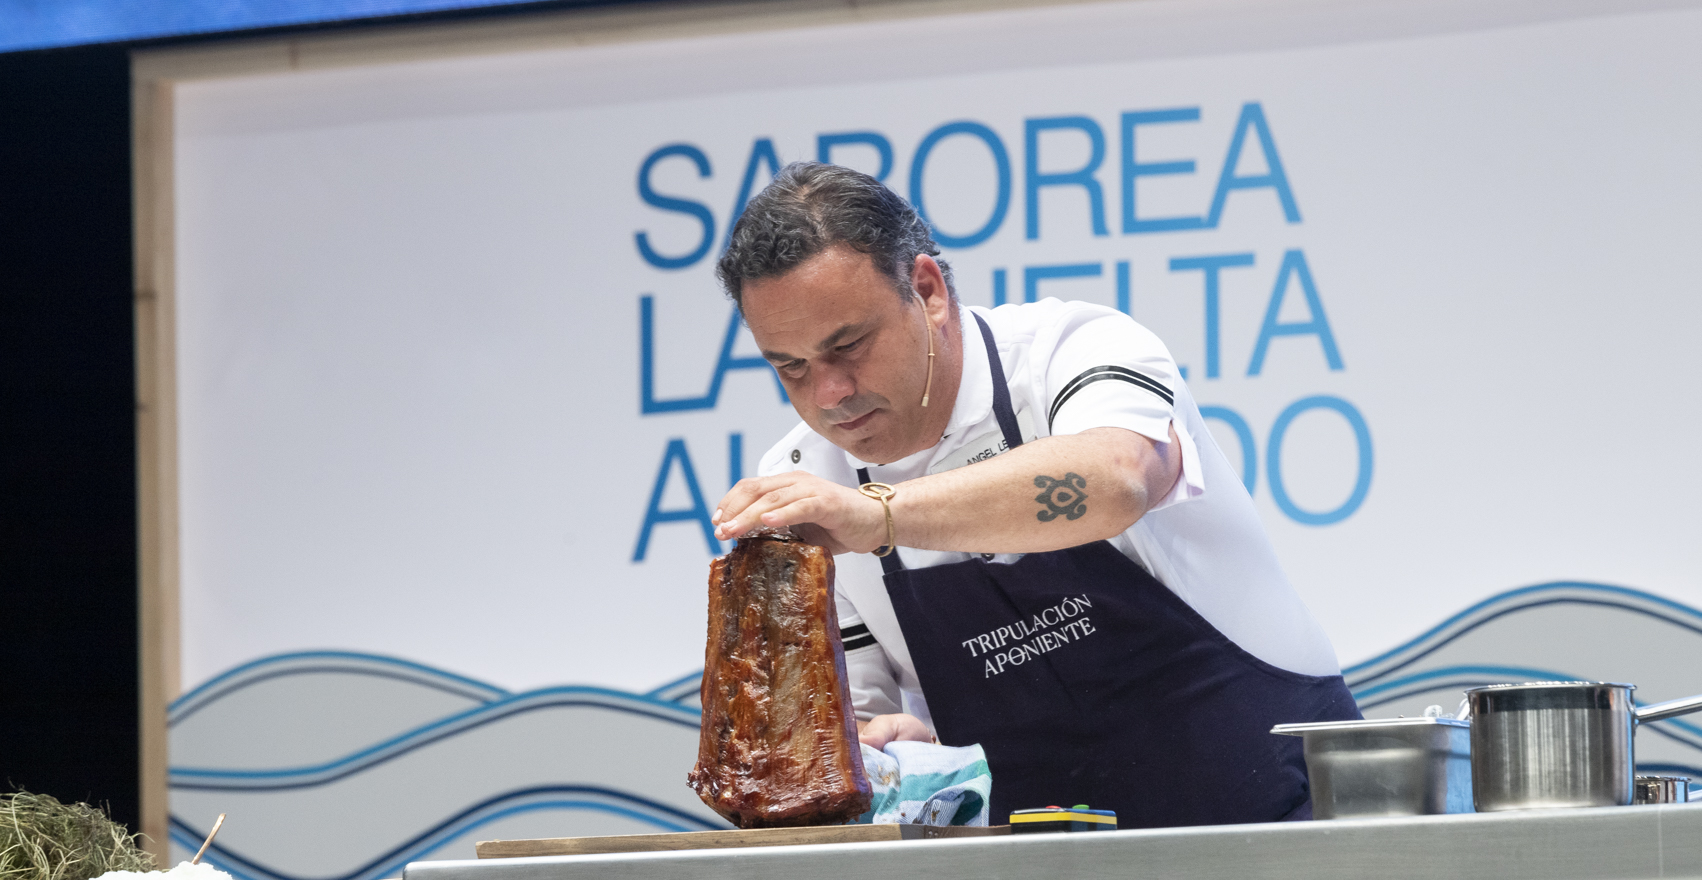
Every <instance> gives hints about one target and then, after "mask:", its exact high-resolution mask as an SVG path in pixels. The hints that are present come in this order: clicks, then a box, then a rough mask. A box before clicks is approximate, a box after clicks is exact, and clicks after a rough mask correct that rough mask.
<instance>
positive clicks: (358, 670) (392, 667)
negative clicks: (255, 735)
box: [167, 651, 510, 724]
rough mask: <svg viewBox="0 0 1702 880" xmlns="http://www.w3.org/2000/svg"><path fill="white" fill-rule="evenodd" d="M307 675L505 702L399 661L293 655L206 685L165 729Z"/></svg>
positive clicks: (471, 682)
mask: <svg viewBox="0 0 1702 880" xmlns="http://www.w3.org/2000/svg"><path fill="white" fill-rule="evenodd" d="M309 673H339V674H345V675H366V676H374V677H379V678H389V679H394V680H396V681H403V682H408V683H411V684H416V685H419V686H421V687H427V688H433V689H437V690H440V691H443V692H445V693H450V694H454V695H457V696H461V697H464V698H467V699H471V700H476V701H479V702H487V703H488V702H494V701H496V700H500V699H502V698H504V697H507V696H510V694H509V692H508V691H506V690H503V689H502V688H499V687H497V686H495V685H492V684H487V683H485V682H482V681H478V680H475V679H471V678H468V677H466V676H464V675H456V674H455V673H453V672H448V671H445V670H442V669H437V668H435V667H431V666H427V665H425V664H423V663H415V662H413V661H411V660H403V659H401V658H399V657H386V656H383V655H381V654H363V653H359V652H355V651H296V652H292V653H288V654H274V655H272V656H270V657H262V658H260V659H258V660H254V661H251V662H248V663H244V664H242V665H241V666H237V667H235V668H233V669H231V670H229V671H227V672H223V673H221V674H219V675H217V676H214V677H213V678H211V679H208V680H207V681H205V682H203V683H202V684H201V685H199V686H198V687H196V688H195V689H193V690H191V691H189V692H188V693H186V694H184V695H183V696H180V697H178V698H177V699H175V700H172V701H171V705H170V706H169V707H168V709H167V712H168V715H167V719H168V721H167V723H168V724H176V723H177V722H179V721H182V720H184V719H186V718H188V717H189V716H191V715H193V714H195V713H196V712H197V711H199V710H201V709H202V708H204V707H206V706H208V705H211V704H213V703H216V702H218V701H220V700H223V699H225V698H227V697H230V696H232V695H234V694H236V693H237V692H239V691H242V690H246V689H248V688H251V687H253V686H255V685H257V684H260V683H262V682H266V681H270V680H273V679H277V678H282V677H285V676H296V675H304V674H309Z"/></svg>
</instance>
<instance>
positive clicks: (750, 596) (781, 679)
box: [687, 529, 872, 828]
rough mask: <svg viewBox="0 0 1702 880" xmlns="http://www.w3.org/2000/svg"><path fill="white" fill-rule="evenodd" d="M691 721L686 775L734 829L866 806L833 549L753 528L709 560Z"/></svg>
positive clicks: (825, 821) (842, 814)
mask: <svg viewBox="0 0 1702 880" xmlns="http://www.w3.org/2000/svg"><path fill="white" fill-rule="evenodd" d="M703 665H704V670H703V690H702V701H703V728H702V735H701V738H700V739H699V741H698V753H697V766H696V767H695V768H693V769H692V771H691V773H690V774H689V775H688V776H687V781H688V783H689V784H690V785H691V787H692V788H693V789H695V790H696V791H697V793H698V796H699V797H701V798H703V802H704V803H706V804H708V805H709V806H710V808H711V809H713V810H715V812H717V813H720V814H721V815H722V816H724V817H726V818H727V820H728V821H730V822H732V823H733V824H735V825H737V826H738V827H740V828H778V827H786V826H796V825H831V824H837V823H841V822H846V821H849V820H851V819H855V818H856V817H857V816H859V815H861V814H862V813H864V812H865V811H867V810H868V809H869V803H870V800H871V796H872V790H871V789H870V787H869V781H868V777H867V776H866V775H865V774H864V772H863V756H862V753H861V751H860V748H859V746H858V743H857V720H856V716H855V714H854V713H853V711H852V708H851V692H850V688H849V686H848V684H847V679H846V675H845V649H844V646H843V645H842V644H841V643H840V640H839V615H838V612H837V611H836V610H835V608H834V602H833V557H832V555H830V554H829V553H828V552H827V551H826V550H825V549H823V548H821V547H817V546H815V545H813V544H805V543H803V542H801V541H799V540H797V538H796V537H795V536H793V535H792V534H791V533H790V532H789V531H785V530H775V529H758V530H755V531H753V532H751V533H749V534H747V535H745V536H744V537H743V538H741V539H739V542H738V544H737V546H735V547H734V548H733V551H732V552H731V553H728V554H727V555H726V556H723V557H720V558H719V559H716V560H714V561H713V562H711V563H710V566H709V640H708V645H707V646H706V648H705V650H704V661H703Z"/></svg>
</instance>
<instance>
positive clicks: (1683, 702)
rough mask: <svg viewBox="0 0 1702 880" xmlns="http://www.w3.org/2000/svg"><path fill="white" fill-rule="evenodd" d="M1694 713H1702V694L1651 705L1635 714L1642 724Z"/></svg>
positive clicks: (1643, 707)
mask: <svg viewBox="0 0 1702 880" xmlns="http://www.w3.org/2000/svg"><path fill="white" fill-rule="evenodd" d="M1692 712H1702V694H1699V695H1697V696H1694V697H1683V698H1681V699H1677V700H1668V701H1666V702H1664V703H1651V704H1649V705H1647V706H1642V707H1639V708H1638V709H1637V711H1636V712H1635V713H1634V714H1636V716H1637V722H1638V723H1639V724H1641V723H1643V722H1646V721H1660V720H1661V719H1663V718H1673V717H1676V716H1679V715H1689V714H1690V713H1692Z"/></svg>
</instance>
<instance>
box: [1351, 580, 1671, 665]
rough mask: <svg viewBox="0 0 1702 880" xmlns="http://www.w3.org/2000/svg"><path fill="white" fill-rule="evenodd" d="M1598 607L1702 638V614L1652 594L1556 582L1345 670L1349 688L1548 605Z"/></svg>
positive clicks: (1497, 600)
mask: <svg viewBox="0 0 1702 880" xmlns="http://www.w3.org/2000/svg"><path fill="white" fill-rule="evenodd" d="M1562 604H1570V605H1594V606H1598V607H1603V608H1614V609H1620V610H1625V611H1629V612H1632V613H1635V614H1642V615H1646V616H1648V617H1650V618H1653V619H1656V620H1659V621H1662V622H1664V623H1667V624H1671V625H1672V626H1675V627H1678V628H1680V629H1684V630H1688V631H1690V632H1693V633H1697V634H1699V635H1702V610H1698V609H1695V608H1692V607H1690V606H1689V605H1685V604H1683V603H1681V602H1675V601H1673V600H1671V599H1667V598H1665V597H1662V596H1657V595H1655V594H1654V593H1646V592H1643V591H1642V590H1634V589H1631V588H1629V587H1620V586H1614V585H1611V584H1597V583H1590V582H1588V581H1553V582H1550V583H1545V584H1535V585H1532V586H1528V587H1520V588H1518V589H1514V590H1508V591H1507V592H1505V593H1498V594H1496V595H1494V596H1491V597H1489V598H1487V599H1484V600H1483V601H1481V602H1479V603H1477V604H1475V605H1473V606H1471V607H1470V608H1467V609H1466V610H1464V611H1461V612H1460V613H1458V614H1455V615H1454V616H1452V617H1450V618H1448V619H1447V620H1444V621H1442V622H1441V623H1439V624H1437V625H1436V626H1434V627H1431V628H1430V629H1429V630H1427V631H1426V632H1424V633H1423V634H1422V635H1420V636H1418V637H1417V638H1415V639H1413V640H1412V641H1409V642H1406V643H1404V644H1402V645H1399V646H1397V647H1395V648H1391V649H1390V650H1388V651H1386V652H1384V653H1382V654H1379V655H1377V656H1376V657H1373V658H1371V659H1370V660H1366V661H1364V662H1361V663H1356V664H1354V665H1352V666H1349V667H1347V668H1346V669H1343V670H1342V675H1343V676H1345V677H1346V678H1347V680H1348V686H1349V687H1358V686H1359V685H1360V684H1362V683H1364V682H1367V681H1370V680H1373V679H1376V678H1381V677H1382V676H1385V675H1388V674H1390V673H1392V672H1395V671H1397V670H1399V669H1402V668H1404V667H1406V666H1409V665H1411V664H1413V663H1415V662H1418V661H1419V660H1422V659H1423V658H1425V657H1427V656H1429V655H1431V654H1434V653H1435V652H1437V651H1439V650H1441V649H1442V648H1444V647H1446V646H1447V645H1449V644H1451V643H1453V642H1455V641H1457V640H1458V639H1460V638H1461V637H1463V636H1465V635H1467V634H1468V633H1471V632H1473V631H1475V630H1477V629H1479V628H1480V627H1483V626H1484V625H1486V624H1489V623H1491V622H1493V621H1495V620H1498V619H1500V618H1503V617H1507V616H1509V615H1512V614H1517V613H1519V612H1521V611H1527V610H1530V609H1533V608H1541V607H1544V606H1548V605H1562Z"/></svg>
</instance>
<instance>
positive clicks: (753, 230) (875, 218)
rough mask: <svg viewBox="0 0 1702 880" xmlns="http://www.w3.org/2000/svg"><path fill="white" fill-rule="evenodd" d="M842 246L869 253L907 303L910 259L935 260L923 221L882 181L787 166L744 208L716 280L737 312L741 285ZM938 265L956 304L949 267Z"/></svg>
mask: <svg viewBox="0 0 1702 880" xmlns="http://www.w3.org/2000/svg"><path fill="white" fill-rule="evenodd" d="M841 244H843V245H847V246H849V247H852V248H855V249H856V250H857V251H859V252H861V253H865V254H868V255H869V258H870V259H872V260H873V261H874V264H875V271H877V272H880V273H881V274H882V275H885V276H887V277H888V278H890V279H892V283H893V289H894V290H895V291H896V292H897V293H898V295H899V297H901V298H903V299H906V300H908V299H909V298H910V296H911V293H912V291H911V288H910V273H911V272H912V271H913V270H914V269H915V267H916V255H917V254H927V255H928V256H931V257H934V256H938V254H939V253H940V246H939V245H937V244H935V243H934V236H933V235H932V234H931V233H930V232H929V231H928V224H927V222H926V221H924V220H923V219H922V217H921V215H919V214H917V213H916V209H915V208H912V207H911V206H910V203H909V202H906V201H905V200H904V199H902V198H899V196H898V194H897V193H894V192H893V191H892V190H890V189H887V188H886V186H885V185H884V184H882V183H881V182H880V181H878V180H876V179H874V178H873V177H870V176H869V175H867V174H864V173H862V172H860V171H853V170H851V169H850V168H845V167H842V166H839V165H823V164H822V163H820V162H793V163H792V164H790V165H787V166H786V167H785V168H782V169H780V173H779V174H777V175H775V176H774V181H773V182H772V183H770V184H769V185H768V186H767V187H766V188H764V189H763V191H762V192H760V193H758V194H757V196H756V198H753V199H751V200H750V204H748V205H746V206H745V212H744V214H743V215H741V216H740V217H739V222H738V223H736V224H734V226H733V235H732V240H731V242H730V243H729V244H728V246H727V252H726V253H724V254H722V255H721V259H720V260H719V261H717V263H716V265H715V275H716V277H718V278H719V279H721V285H722V286H723V287H725V288H726V290H727V295H728V296H729V297H731V298H732V300H733V302H734V303H736V304H739V305H741V307H742V305H743V303H742V301H741V296H742V295H743V293H744V284H745V282H746V281H756V280H758V279H762V278H773V277H776V276H779V275H784V274H786V273H787V272H790V271H792V270H793V269H795V268H797V267H798V266H799V265H801V264H803V263H804V262H805V261H807V260H809V259H810V258H811V257H814V256H815V255H817V254H819V253H821V252H822V251H825V250H827V249H828V248H830V247H833V246H835V245H841ZM937 262H938V263H939V264H940V273H941V274H943V275H944V276H945V280H946V290H947V292H949V293H950V294H951V296H952V297H953V299H955V298H956V297H957V289H956V288H955V287H954V286H953V284H952V277H951V267H950V266H948V265H947V264H946V262H945V261H944V260H938V261H937Z"/></svg>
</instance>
